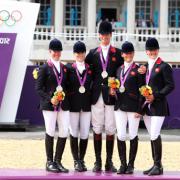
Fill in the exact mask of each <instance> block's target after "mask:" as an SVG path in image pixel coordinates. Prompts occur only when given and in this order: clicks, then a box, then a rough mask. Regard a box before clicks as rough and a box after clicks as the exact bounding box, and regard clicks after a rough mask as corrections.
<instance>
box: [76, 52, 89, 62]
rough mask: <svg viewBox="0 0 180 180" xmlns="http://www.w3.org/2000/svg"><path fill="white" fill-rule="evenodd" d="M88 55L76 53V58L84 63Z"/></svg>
mask: <svg viewBox="0 0 180 180" xmlns="http://www.w3.org/2000/svg"><path fill="white" fill-rule="evenodd" d="M85 57H86V53H85V52H84V53H74V58H75V60H76V61H78V62H83V61H84V60H85Z"/></svg>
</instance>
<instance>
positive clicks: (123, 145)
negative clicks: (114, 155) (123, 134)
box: [117, 139, 127, 174]
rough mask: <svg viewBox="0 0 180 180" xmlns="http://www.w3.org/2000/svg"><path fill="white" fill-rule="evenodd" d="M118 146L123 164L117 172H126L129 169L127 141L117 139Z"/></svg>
mask: <svg viewBox="0 0 180 180" xmlns="http://www.w3.org/2000/svg"><path fill="white" fill-rule="evenodd" d="M117 147H118V153H119V159H120V161H121V166H120V168H119V169H118V171H117V174H125V173H126V169H127V162H126V142H125V141H120V140H119V139H117Z"/></svg>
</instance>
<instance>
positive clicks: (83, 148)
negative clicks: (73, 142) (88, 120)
mask: <svg viewBox="0 0 180 180" xmlns="http://www.w3.org/2000/svg"><path fill="white" fill-rule="evenodd" d="M87 144H88V139H80V142H79V159H80V162H81V166H82V168H83V171H87V167H86V165H85V162H84V156H85V154H86V149H87Z"/></svg>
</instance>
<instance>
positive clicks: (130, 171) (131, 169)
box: [126, 136, 138, 174]
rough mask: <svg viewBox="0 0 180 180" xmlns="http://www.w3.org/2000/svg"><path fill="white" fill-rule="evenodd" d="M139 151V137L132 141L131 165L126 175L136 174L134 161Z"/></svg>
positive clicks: (129, 164)
mask: <svg viewBox="0 0 180 180" xmlns="http://www.w3.org/2000/svg"><path fill="white" fill-rule="evenodd" d="M137 149H138V136H136V137H135V138H134V139H132V140H130V151H129V163H128V167H127V170H126V174H133V172H134V161H135V158H136V154H137Z"/></svg>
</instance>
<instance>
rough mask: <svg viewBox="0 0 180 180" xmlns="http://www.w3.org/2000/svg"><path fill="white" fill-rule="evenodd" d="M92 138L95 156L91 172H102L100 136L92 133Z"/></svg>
mask: <svg viewBox="0 0 180 180" xmlns="http://www.w3.org/2000/svg"><path fill="white" fill-rule="evenodd" d="M93 136H94V151H95V156H96V161H95V163H94V168H93V172H99V171H101V170H102V160H101V149H102V134H95V133H94V135H93Z"/></svg>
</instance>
